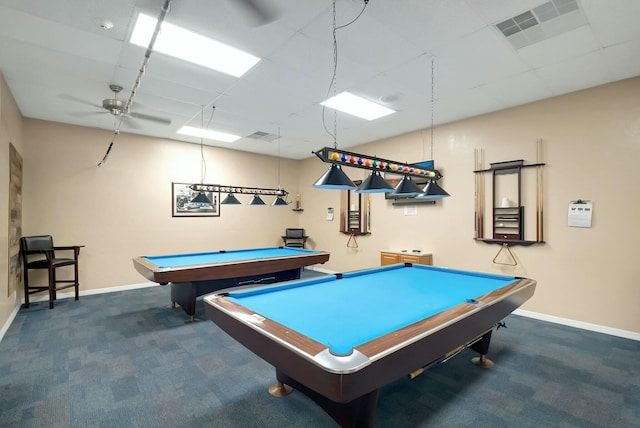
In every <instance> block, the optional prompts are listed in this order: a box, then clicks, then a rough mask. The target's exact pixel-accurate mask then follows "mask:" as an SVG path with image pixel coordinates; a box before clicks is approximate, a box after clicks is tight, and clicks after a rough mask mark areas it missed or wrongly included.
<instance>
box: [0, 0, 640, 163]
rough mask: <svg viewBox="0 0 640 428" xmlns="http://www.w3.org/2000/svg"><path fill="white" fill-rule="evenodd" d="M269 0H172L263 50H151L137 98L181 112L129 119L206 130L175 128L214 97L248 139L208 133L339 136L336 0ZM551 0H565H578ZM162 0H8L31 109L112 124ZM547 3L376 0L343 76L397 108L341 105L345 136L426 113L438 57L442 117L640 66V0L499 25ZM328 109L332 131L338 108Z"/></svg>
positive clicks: (344, 10) (254, 143)
mask: <svg viewBox="0 0 640 428" xmlns="http://www.w3.org/2000/svg"><path fill="white" fill-rule="evenodd" d="M264 1H265V2H269V3H271V4H274V5H276V6H277V7H278V9H279V10H280V12H281V13H280V15H278V17H277V19H275V20H274V21H273V22H270V23H267V24H264V25H260V26H256V25H255V22H253V21H252V20H251V19H250V17H249V16H248V15H247V13H246V11H245V10H244V9H242V8H240V7H238V5H237V3H236V2H235V0H175V1H173V3H172V7H171V9H170V11H169V13H168V14H167V18H166V20H167V21H168V22H172V23H175V24H178V25H182V26H185V27H188V28H190V29H192V30H193V31H197V32H200V33H202V34H204V35H207V36H210V37H213V38H216V39H218V40H220V41H222V42H224V43H227V44H230V45H232V46H235V47H237V48H240V49H244V50H246V51H248V52H249V53H251V54H253V55H256V56H259V57H261V58H262V60H261V61H260V62H259V63H258V64H257V65H256V66H255V67H254V68H253V69H251V70H250V71H249V72H248V73H247V74H245V75H244V76H242V77H241V78H234V77H231V76H227V75H224V74H222V73H219V72H215V71H211V70H207V69H204V68H202V67H200V66H197V65H193V64H187V63H184V62H181V61H179V60H176V59H173V58H170V57H167V56H165V55H162V54H159V53H153V54H152V55H151V58H150V60H149V64H148V67H147V71H146V73H145V75H144V76H143V77H142V82H141V85H140V88H139V89H138V91H137V93H136V96H135V99H134V105H133V111H135V112H138V113H144V114H150V115H155V116H160V117H168V118H171V124H170V125H162V124H158V123H157V122H151V121H146V120H140V119H134V118H130V120H128V121H127V122H125V123H124V124H123V126H122V129H121V131H122V132H131V133H138V134H142V135H149V136H154V137H162V138H170V139H175V140H180V141H186V142H191V143H199V138H196V137H188V136H183V135H179V134H176V130H177V129H178V128H180V127H181V126H183V125H185V124H186V125H191V126H199V125H200V110H201V108H202V106H206V107H207V108H211V106H213V105H215V106H216V111H215V115H214V119H213V121H212V123H211V125H210V128H211V129H215V130H219V131H223V132H228V133H232V134H236V135H242V136H245V138H241V139H240V140H238V141H236V142H234V143H220V142H215V141H208V140H205V144H211V145H215V146H221V147H229V148H234V149H238V150H244V151H250V152H256V153H264V154H269V155H277V154H278V152H280V155H281V156H283V157H288V158H293V159H300V158H305V157H308V156H311V151H312V150H317V149H319V148H321V147H323V146H326V145H331V144H332V143H333V139H332V137H331V136H330V135H328V134H327V132H325V130H324V128H323V123H322V107H321V106H320V104H319V103H320V102H321V101H323V100H324V99H325V98H326V95H327V91H328V89H329V84H330V79H331V73H332V69H333V47H332V34H331V32H332V2H331V0H299V1H295V2H292V1H287V0H264ZM552 1H553V2H554V3H553V4H555V5H556V6H558V7H559V8H562V7H563V6H562V5H563V4H567V2H571V1H576V0H552ZM163 3H164V0H110V1H104V0H49V1H42V0H0V72H2V74H3V75H4V77H5V79H6V80H7V83H8V85H9V88H10V90H11V92H12V94H13V95H14V97H15V99H16V101H17V103H18V107H19V108H20V111H21V112H22V114H23V115H24V116H26V117H30V118H38V119H44V120H53V121H58V122H63V123H71V124H77V125H81V126H90V127H98V128H103V129H106V130H113V127H114V116H111V115H110V114H109V113H108V112H106V111H105V110H103V109H102V107H101V104H102V100H103V99H104V98H111V97H112V96H113V94H112V93H111V91H110V90H109V84H111V83H115V84H118V85H121V86H123V87H124V90H123V91H122V93H121V94H120V96H121V98H124V99H126V98H127V97H128V95H129V91H130V90H131V87H132V86H133V83H134V81H135V78H136V76H137V74H138V70H139V68H140V66H141V64H142V61H143V57H144V51H145V49H144V48H141V47H139V46H134V45H131V44H130V43H128V41H127V39H128V36H129V34H130V32H131V29H132V27H133V23H134V20H135V19H136V17H137V13H138V12H144V13H147V14H150V15H152V16H158V15H159V13H160V7H161V6H162V4H163ZM545 3H549V1H548V0H547V1H544V0H512V1H504V0H394V1H387V0H370V1H369V4H368V6H367V7H366V9H365V11H364V13H363V14H362V16H361V17H360V18H359V19H358V20H357V21H356V22H355V23H354V24H352V25H350V26H349V27H346V28H344V29H341V30H338V34H337V37H338V54H339V59H338V74H337V81H336V82H337V90H338V92H340V91H342V90H349V91H351V92H353V93H355V94H357V95H360V96H363V97H365V98H367V99H370V100H374V101H379V102H381V103H382V104H383V105H385V106H387V107H390V108H392V109H394V110H396V113H394V114H392V115H390V116H387V117H384V118H382V119H379V120H376V121H371V122H369V121H366V120H363V119H358V118H355V117H353V116H349V115H347V114H343V113H338V114H337V126H338V144H339V146H340V147H341V148H348V147H350V146H353V145H356V144H362V143H365V142H368V141H373V140H377V139H380V138H385V137H390V136H394V135H399V134H403V133H406V132H410V131H413V130H416V129H421V128H424V127H427V126H429V124H430V114H431V111H430V109H431V103H430V98H431V88H430V60H431V57H433V58H434V60H435V98H436V105H435V109H436V112H437V114H436V115H435V120H436V124H439V123H445V122H450V121H454V120H460V119H464V118H466V117H470V116H474V115H479V114H484V113H488V112H491V111H497V110H501V109H504V108H508V107H512V106H517V105H521V104H524V103H528V102H532V101H537V100H540V99H544V98H547V97H552V96H557V95H561V94H565V93H569V92H572V91H576V90H580V89H585V88H589V87H593V86H597V85H601V84H605V83H608V82H613V81H616V80H620V79H625V78H629V77H633V76H638V75H640V25H638V22H640V1H637V0H577V3H576V5H578V6H579V10H578V12H579V13H578V14H577V15H576V13H575V11H574V12H570V13H568V14H566V15H563V16H566V17H569V18H571V17H572V16H574V15H576V16H578V15H579V16H578V18H581V20H577V21H571V19H573V18H571V19H569V20H568V21H567V22H563V21H562V18H563V16H559V17H556V18H553V19H552V20H548V21H545V22H543V24H544V25H547V24H550V25H554V26H555V25H558V26H559V27H560V29H561V30H562V34H556V33H557V31H556V30H555V29H554V30H553V31H554V34H556V35H554V36H553V37H548V33H545V37H547V38H545V39H544V40H541V41H539V42H536V43H534V44H530V45H528V46H524V47H521V48H519V49H516V48H514V46H513V45H512V44H511V43H510V42H509V40H508V39H507V38H505V37H504V35H503V34H502V33H501V32H500V31H499V30H498V29H497V28H496V24H498V23H500V22H503V21H505V20H507V19H509V18H513V17H515V16H518V15H520V14H522V13H525V12H527V11H534V12H533V13H534V15H535V14H536V11H538V12H540V11H541V10H543V9H544V7H548V6H543V5H545ZM363 6H364V1H363V0H337V23H338V25H342V24H344V23H346V22H349V21H350V20H351V19H353V18H354V17H355V16H357V14H358V13H359V12H360V10H361V9H362V7H363ZM541 6H542V8H543V9H536V8H539V7H541ZM572 14H573V15H572ZM574 17H575V16H574ZM96 18H103V19H108V20H110V21H111V22H113V24H114V26H113V28H112V29H111V30H103V29H101V28H99V26H98V25H97V24H96ZM554 21H555V23H554ZM538 26H540V29H542V28H543V27H542V26H541V24H538ZM532 28H533V27H532ZM525 31H528V30H525ZM203 54H206V53H203ZM326 120H327V121H328V127H329V129H332V128H333V111H332V110H327V114H326ZM278 128H279V129H280V132H281V140H280V141H281V148H280V150H278V143H277V142H276V141H271V142H268V141H265V140H262V139H259V140H256V139H254V138H246V137H247V136H249V135H251V134H254V133H255V132H265V133H269V134H276V133H277V132H278V131H277V130H278ZM106 143H107V142H105V144H106ZM417 160H421V159H417Z"/></svg>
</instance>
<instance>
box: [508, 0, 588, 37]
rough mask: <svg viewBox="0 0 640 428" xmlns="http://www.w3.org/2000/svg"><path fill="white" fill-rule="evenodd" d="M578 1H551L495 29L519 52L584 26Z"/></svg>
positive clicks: (583, 18)
mask: <svg viewBox="0 0 640 428" xmlns="http://www.w3.org/2000/svg"><path fill="white" fill-rule="evenodd" d="M578 1H579V0H551V1H549V2H546V3H543V4H541V5H540V6H537V7H534V8H533V9H531V10H528V11H526V12H524V13H521V14H519V15H517V16H514V17H513V18H509V19H505V20H504V21H501V22H498V23H497V24H495V27H496V28H497V29H498V30H499V31H500V32H501V33H502V34H503V35H504V36H505V37H506V38H507V40H509V42H511V45H512V46H513V47H514V48H515V49H520V48H523V47H525V46H529V45H532V44H534V43H538V42H541V41H542V40H546V39H549V38H551V37H554V36H557V35H559V34H562V33H566V32H567V31H571V30H574V29H576V28H578V27H581V26H583V25H586V24H587V19H586V17H585V16H584V13H583V12H582V9H581V7H580V3H579V2H578Z"/></svg>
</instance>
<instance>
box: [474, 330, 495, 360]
mask: <svg viewBox="0 0 640 428" xmlns="http://www.w3.org/2000/svg"><path fill="white" fill-rule="evenodd" d="M492 332H493V328H492V329H491V330H489V331H488V332H486V333H485V334H483V335H482V337H481V338H480V340H478V341H477V342H475V343H474V344H473V345H471V346H470V348H471V349H473V350H474V351H476V352H477V353H479V354H480V356H479V357H473V358H472V359H471V362H472V363H473V364H475V365H477V366H480V367H484V368H486V369H490V368H491V367H493V366H494V365H495V364H494V362H493V361H491V360H490V359H488V358H487V354H488V353H489V345H490V344H491V333H492Z"/></svg>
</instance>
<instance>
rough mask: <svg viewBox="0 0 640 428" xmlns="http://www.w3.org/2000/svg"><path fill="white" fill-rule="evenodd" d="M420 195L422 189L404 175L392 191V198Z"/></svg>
mask: <svg viewBox="0 0 640 428" xmlns="http://www.w3.org/2000/svg"><path fill="white" fill-rule="evenodd" d="M421 193H422V189H421V188H420V187H419V186H418V185H417V184H416V182H415V181H413V180H412V179H411V177H409V176H408V175H405V176H404V177H403V178H402V180H400V183H398V185H397V186H396V188H395V189H394V190H393V193H392V195H393V196H406V197H414V196H417V195H419V194H421Z"/></svg>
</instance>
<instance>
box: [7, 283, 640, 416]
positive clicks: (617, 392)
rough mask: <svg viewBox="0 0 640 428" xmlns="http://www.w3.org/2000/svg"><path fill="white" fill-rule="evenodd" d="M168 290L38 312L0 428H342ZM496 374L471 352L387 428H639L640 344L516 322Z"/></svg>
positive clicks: (503, 337) (10, 375)
mask: <svg viewBox="0 0 640 428" xmlns="http://www.w3.org/2000/svg"><path fill="white" fill-rule="evenodd" d="M168 303H169V289H168V288H165V287H152V288H146V289H140V290H133V291H122V292H117V293H110V294H102V295H94V296H84V297H81V298H80V301H77V302H76V301H74V300H70V299H65V300H59V301H58V302H57V303H56V307H55V308H54V309H53V310H49V309H48V304H47V302H36V303H33V304H32V306H31V308H29V309H22V310H20V312H19V313H18V315H17V316H16V318H15V320H14V322H13V324H12V325H11V327H10V328H9V330H8V332H7V334H6V335H5V337H4V339H3V340H2V342H0V427H83V428H88V427H176V426H185V427H190V428H198V427H301V428H302V427H304V428H309V427H332V426H335V424H334V422H333V421H332V420H331V418H329V417H328V416H327V415H326V414H325V413H324V412H323V411H322V410H321V409H320V408H319V407H317V406H316V405H315V404H314V403H313V402H311V401H310V400H308V399H307V398H306V397H305V396H304V395H302V394H301V393H298V392H294V393H293V394H291V395H289V396H287V397H285V398H274V397H272V396H271V395H269V393H268V392H267V388H268V387H269V385H271V384H272V383H273V381H274V376H275V373H274V369H273V368H272V367H271V366H269V365H268V364H267V363H265V362H264V361H262V360H261V359H259V358H258V357H256V356H254V355H253V354H252V353H251V352H249V351H247V350H246V349H245V348H244V347H242V346H241V345H239V344H237V343H236V342H235V341H234V340H233V339H231V338H230V337H228V336H227V335H226V334H225V333H224V332H222V331H221V330H220V329H219V328H218V327H217V326H216V325H215V324H213V323H212V322H210V321H207V320H206V319H205V316H204V308H203V303H202V301H199V302H198V313H197V316H198V317H199V318H200V319H202V321H201V322H199V323H193V324H185V323H184V320H185V318H186V315H185V314H184V313H183V312H182V310H180V309H169V308H167V307H166V306H167V304H168ZM506 322H507V326H508V328H506V329H500V330H498V331H496V332H494V335H493V339H492V347H491V351H490V358H491V359H493V360H494V362H495V363H496V365H495V367H494V368H492V369H481V368H478V367H476V366H475V365H473V364H471V363H470V361H469V360H470V358H471V357H472V356H474V354H473V353H472V352H471V351H464V352H462V353H461V354H460V355H458V356H456V357H454V358H452V359H451V360H449V361H448V362H446V363H445V364H441V365H439V366H436V367H434V368H432V369H430V370H429V371H427V372H425V373H424V374H423V375H422V376H419V377H418V378H416V379H415V380H409V379H399V380H397V381H396V382H394V383H392V384H389V385H387V386H386V387H384V388H383V389H382V390H381V394H380V398H379V401H378V410H377V414H376V426H379V427H447V428H450V427H536V428H537V427H562V428H569V427H587V428H588V427H625V428H626V427H639V426H640V342H636V341H632V340H626V339H621V338H616V337H613V336H607V335H603V334H598V333H593V332H587V331H583V330H578V329H573V328H568V327H563V326H559V325H555V324H550V323H545V322H542V321H536V320H531V319H527V318H522V317H518V316H513V315H512V316H510V317H508V318H507V320H506Z"/></svg>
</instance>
